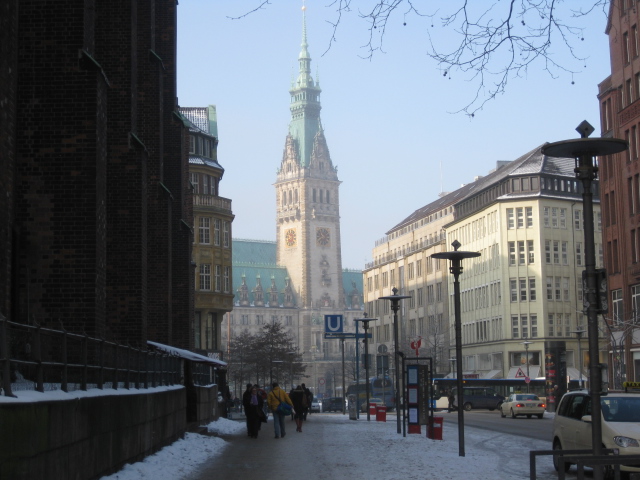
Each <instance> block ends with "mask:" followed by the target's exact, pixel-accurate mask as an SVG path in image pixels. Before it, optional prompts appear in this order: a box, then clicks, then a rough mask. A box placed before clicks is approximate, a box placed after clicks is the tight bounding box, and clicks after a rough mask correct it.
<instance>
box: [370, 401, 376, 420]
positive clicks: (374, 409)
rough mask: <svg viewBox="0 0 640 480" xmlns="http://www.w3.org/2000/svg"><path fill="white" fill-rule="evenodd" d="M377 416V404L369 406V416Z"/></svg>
mask: <svg viewBox="0 0 640 480" xmlns="http://www.w3.org/2000/svg"><path fill="white" fill-rule="evenodd" d="M375 415H376V404H375V403H370V404H369V416H374V417H375Z"/></svg>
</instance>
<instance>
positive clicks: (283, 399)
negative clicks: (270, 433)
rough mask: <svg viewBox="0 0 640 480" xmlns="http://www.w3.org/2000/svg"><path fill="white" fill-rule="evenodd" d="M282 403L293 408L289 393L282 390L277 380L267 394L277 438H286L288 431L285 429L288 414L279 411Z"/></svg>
mask: <svg viewBox="0 0 640 480" xmlns="http://www.w3.org/2000/svg"><path fill="white" fill-rule="evenodd" d="M281 403H287V404H289V405H290V406H291V408H293V402H292V401H291V399H290V398H289V395H287V392H285V391H284V390H282V389H281V388H280V387H279V386H278V383H277V382H273V388H272V389H271V391H270V392H269V395H268V396H267V404H268V405H269V408H270V409H271V411H272V412H273V429H274V430H275V434H276V438H280V437H282V438H284V436H285V435H286V432H285V431H284V419H285V417H286V416H287V415H286V414H284V413H282V412H280V411H278V405H280V404H281Z"/></svg>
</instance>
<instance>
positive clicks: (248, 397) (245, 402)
mask: <svg viewBox="0 0 640 480" xmlns="http://www.w3.org/2000/svg"><path fill="white" fill-rule="evenodd" d="M252 388H253V385H251V384H250V383H247V389H246V390H245V391H244V393H243V394H242V408H243V409H244V416H245V418H246V420H247V435H248V436H251V432H250V429H249V415H247V410H248V407H247V405H249V401H250V400H251V389H252Z"/></svg>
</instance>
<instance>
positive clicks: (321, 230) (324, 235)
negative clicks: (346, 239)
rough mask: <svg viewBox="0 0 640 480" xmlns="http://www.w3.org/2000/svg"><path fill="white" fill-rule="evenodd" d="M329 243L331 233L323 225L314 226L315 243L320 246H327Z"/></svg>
mask: <svg viewBox="0 0 640 480" xmlns="http://www.w3.org/2000/svg"><path fill="white" fill-rule="evenodd" d="M330 243H331V234H330V233H329V229H328V228H325V227H318V228H316V244H317V245H319V246H321V247H328V246H329V244H330Z"/></svg>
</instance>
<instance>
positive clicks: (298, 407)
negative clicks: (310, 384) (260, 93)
mask: <svg viewBox="0 0 640 480" xmlns="http://www.w3.org/2000/svg"><path fill="white" fill-rule="evenodd" d="M290 397H291V401H292V402H293V409H294V411H295V415H294V419H295V421H296V432H302V420H303V419H304V416H305V414H306V411H307V394H306V393H305V392H304V390H303V388H302V386H301V385H298V386H297V387H296V388H295V390H293V393H292V394H291V395H290Z"/></svg>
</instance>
